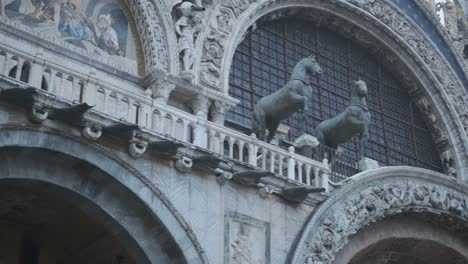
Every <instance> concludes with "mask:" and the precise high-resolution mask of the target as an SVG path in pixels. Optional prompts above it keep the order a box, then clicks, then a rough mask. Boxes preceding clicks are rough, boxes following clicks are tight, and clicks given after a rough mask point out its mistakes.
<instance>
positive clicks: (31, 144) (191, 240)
mask: <svg viewBox="0 0 468 264" xmlns="http://www.w3.org/2000/svg"><path fill="white" fill-rule="evenodd" d="M0 148H1V149H8V148H10V149H11V148H19V149H23V150H27V149H31V150H33V151H36V152H37V151H40V150H44V151H51V152H55V153H58V154H60V155H63V156H65V157H67V159H73V160H75V164H87V165H86V166H85V167H93V168H96V169H98V170H99V171H101V172H103V174H105V176H106V177H107V178H109V179H108V180H109V181H112V182H113V183H112V186H114V187H116V188H117V187H118V188H121V189H122V190H121V191H120V192H122V193H123V190H125V192H128V193H129V194H130V195H131V196H132V197H133V198H132V199H134V200H138V201H139V202H140V203H141V206H144V207H145V208H147V210H148V211H147V212H148V214H151V216H153V217H154V220H156V221H158V222H160V223H161V225H162V227H163V228H164V229H165V230H167V233H168V238H170V240H172V241H174V242H175V243H176V245H177V246H178V247H179V249H180V253H181V254H182V255H183V256H182V258H181V259H183V262H186V263H208V258H207V256H206V254H205V252H204V250H203V249H202V247H201V244H200V242H199V241H198V239H197V238H196V236H195V234H194V232H193V231H192V229H191V227H190V225H189V224H188V223H187V222H186V221H185V219H184V218H183V217H182V215H181V214H180V213H179V212H178V211H177V210H176V208H175V207H174V206H173V205H172V204H171V202H170V201H169V200H168V198H167V197H166V196H165V195H164V193H162V192H161V191H160V190H159V188H158V187H157V186H155V185H154V183H152V182H151V181H150V180H149V178H148V177H146V176H145V175H143V174H142V173H141V172H139V171H137V170H136V169H135V168H133V167H132V166H131V165H129V164H128V163H127V162H125V161H124V160H123V159H121V158H120V157H118V156H117V155H115V154H112V153H110V152H109V151H108V150H106V149H104V148H101V147H99V146H97V145H91V144H89V142H87V141H86V140H83V139H81V138H77V137H73V136H70V135H64V134H63V133H62V132H59V131H56V130H41V131H38V130H35V129H34V128H26V127H23V128H16V127H14V126H8V127H1V128H0ZM26 152H27V151H26ZM47 156H48V155H39V156H38V157H45V158H46V157H47ZM12 158H13V159H14V158H15V157H12ZM31 162H35V161H34V159H33V160H32V161H31ZM51 162H53V161H51ZM51 162H49V163H47V164H49V165H50V163H51ZM7 165H8V162H7V163H6V165H5V166H4V169H5V170H6V172H5V173H4V174H0V180H1V179H2V178H11V177H12V175H11V173H10V172H11V171H13V170H14V169H10V168H9V166H7ZM36 165H37V166H39V165H41V164H37V163H36ZM16 167H18V168H19V169H20V171H21V170H22V171H23V172H24V173H23V174H27V175H19V174H18V175H16V176H15V177H17V176H19V177H20V178H21V177H26V176H27V177H26V178H25V179H29V178H30V180H40V181H44V182H46V183H50V184H52V185H56V186H60V187H61V188H65V189H68V191H71V192H77V193H78V194H80V190H78V189H76V190H75V189H74V188H75V186H76V187H77V188H80V186H79V185H80V184H79V183H73V182H66V181H64V180H63V179H61V177H62V175H56V176H53V177H52V176H50V179H48V177H49V175H47V174H44V175H43V176H44V177H42V178H41V177H39V176H38V175H35V172H34V170H33V171H32V172H28V170H27V169H28V167H26V166H24V167H23V166H20V165H18V166H16ZM49 167H50V166H49ZM69 167H70V166H69ZM49 169H50V168H49ZM46 172H47V170H46ZM28 175H29V176H28ZM78 176H79V175H78ZM78 176H77V177H78ZM28 177H29V178H28ZM20 178H19V179H20ZM75 178H76V177H75ZM69 183H70V184H69ZM92 184H93V182H92V181H91V182H90V183H89V186H88V187H89V189H90V190H91V191H92V190H95V189H96V188H97V189H99V188H102V186H99V185H96V186H94V187H93V186H91V185H92ZM86 186H87V185H86V184H84V185H83V186H81V187H85V188H86ZM109 186H110V185H109ZM95 187H96V188H95ZM97 189H96V190H97ZM82 195H84V197H85V198H86V197H87V195H86V193H83V194H82ZM103 197H104V198H105V197H109V196H106V195H103ZM103 197H99V198H103ZM88 199H89V197H88ZM91 200H93V199H91ZM141 206H140V207H141ZM101 209H103V210H104V209H112V208H101ZM112 210H113V209H112ZM120 210H122V209H120ZM104 211H106V210H104ZM130 216H131V217H134V216H133V215H130ZM135 217H136V216H135ZM137 219H138V217H136V218H135V219H133V220H132V219H122V221H123V224H126V227H127V231H128V232H130V234H132V232H133V231H135V232H137V231H138V234H139V235H143V236H141V237H139V238H138V237H133V238H134V239H137V240H136V241H135V242H136V243H137V244H136V245H138V246H139V247H140V251H141V252H142V254H143V255H144V256H145V257H146V259H148V261H149V263H160V261H162V260H163V259H161V258H159V257H158V255H157V252H159V251H158V250H156V248H155V246H156V247H157V244H156V245H154V244H153V243H152V242H151V241H153V240H154V238H151V237H147V238H148V239H145V238H144V236H147V235H150V234H152V233H151V232H148V233H147V234H146V235H145V232H141V231H142V230H143V229H145V228H151V226H150V225H149V223H146V222H145V223H142V224H143V225H142V226H141V228H143V229H141V228H140V229H138V228H139V227H138V228H136V229H135V230H133V229H132V228H131V226H129V225H130V224H132V223H135V222H136V220H137ZM117 220H118V219H117ZM134 220H135V221H134ZM124 227H125V225H124ZM147 231H151V230H149V229H148V230H147ZM138 239H140V240H138ZM138 263H140V262H138ZM143 263H145V262H143Z"/></svg>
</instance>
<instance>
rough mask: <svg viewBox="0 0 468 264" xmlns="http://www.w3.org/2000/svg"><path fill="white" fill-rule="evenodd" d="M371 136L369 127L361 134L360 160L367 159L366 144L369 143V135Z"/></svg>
mask: <svg viewBox="0 0 468 264" xmlns="http://www.w3.org/2000/svg"><path fill="white" fill-rule="evenodd" d="M368 134H369V126H366V127H365V128H364V131H362V132H361V133H360V134H359V160H362V159H364V158H365V150H366V143H367V135H368Z"/></svg>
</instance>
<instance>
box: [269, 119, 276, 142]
mask: <svg viewBox="0 0 468 264" xmlns="http://www.w3.org/2000/svg"><path fill="white" fill-rule="evenodd" d="M267 126H268V137H267V140H266V142H267V143H270V142H271V140H272V139H273V138H274V137H275V133H276V130H278V126H279V121H277V120H275V121H272V122H270V124H268V125H267Z"/></svg>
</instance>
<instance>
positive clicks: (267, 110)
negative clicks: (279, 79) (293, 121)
mask: <svg viewBox="0 0 468 264" xmlns="http://www.w3.org/2000/svg"><path fill="white" fill-rule="evenodd" d="M321 73H322V68H320V65H319V64H318V62H317V61H316V59H315V58H314V57H307V58H305V59H302V60H301V61H300V62H299V63H298V64H297V65H296V66H295V67H294V69H293V73H292V75H291V79H290V80H289V81H288V82H287V83H286V85H285V86H284V87H283V88H281V89H279V90H278V91H276V92H275V93H273V94H270V95H268V96H265V97H263V98H262V99H260V100H259V101H258V103H257V105H256V106H255V108H254V112H253V129H254V132H255V134H256V135H257V136H258V138H259V139H260V140H265V136H266V130H267V129H268V132H269V133H268V138H267V139H266V141H267V142H270V141H271V140H272V139H273V137H274V136H275V132H276V130H277V129H278V126H279V124H280V122H281V120H284V119H286V118H288V117H290V116H291V115H293V114H294V113H296V112H297V111H307V110H308V108H309V106H308V103H309V100H310V99H311V97H312V86H311V85H310V82H309V77H310V76H311V75H320V74H321Z"/></svg>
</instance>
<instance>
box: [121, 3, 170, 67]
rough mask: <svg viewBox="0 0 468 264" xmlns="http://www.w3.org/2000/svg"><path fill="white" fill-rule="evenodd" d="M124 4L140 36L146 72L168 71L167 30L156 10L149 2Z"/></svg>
mask: <svg viewBox="0 0 468 264" xmlns="http://www.w3.org/2000/svg"><path fill="white" fill-rule="evenodd" d="M126 2H127V6H128V8H129V9H130V10H131V12H132V15H133V19H134V21H135V24H136V26H137V29H138V33H139V35H140V41H141V45H142V47H143V52H144V56H145V67H146V71H147V72H148V71H151V70H152V69H153V68H159V69H163V70H166V71H169V70H170V62H169V52H168V50H169V43H168V41H167V39H166V35H167V34H166V31H167V29H166V28H165V27H164V25H163V22H162V18H161V16H160V14H159V13H158V10H156V7H155V6H154V4H153V3H152V2H150V1H149V0H127V1H126Z"/></svg>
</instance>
